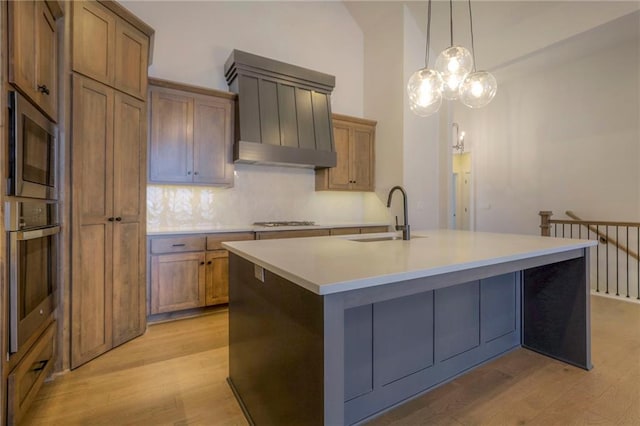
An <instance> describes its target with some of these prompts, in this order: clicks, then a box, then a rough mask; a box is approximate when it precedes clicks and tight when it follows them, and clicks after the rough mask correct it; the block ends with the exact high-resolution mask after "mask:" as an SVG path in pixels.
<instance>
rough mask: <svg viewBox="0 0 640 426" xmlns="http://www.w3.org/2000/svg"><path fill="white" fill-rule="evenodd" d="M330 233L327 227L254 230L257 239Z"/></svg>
mask: <svg viewBox="0 0 640 426" xmlns="http://www.w3.org/2000/svg"><path fill="white" fill-rule="evenodd" d="M326 235H331V230H329V229H301V230H299V231H271V232H268V231H267V232H256V239H258V240H272V239H276V238H301V237H323V236H326Z"/></svg>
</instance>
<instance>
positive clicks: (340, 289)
mask: <svg viewBox="0 0 640 426" xmlns="http://www.w3.org/2000/svg"><path fill="white" fill-rule="evenodd" d="M394 235H395V234H370V235H368V236H363V235H354V236H342V237H317V238H300V239H291V240H268V241H238V242H230V243H224V247H225V248H227V249H228V250H229V251H230V252H231V254H230V264H229V279H230V295H229V297H230V302H229V383H230V385H231V387H232V389H233V390H234V393H235V394H236V397H237V398H238V401H239V402H240V404H241V406H242V408H243V410H244V411H245V414H246V415H247V417H249V418H250V420H251V422H252V423H255V424H258V425H261V424H324V425H338V424H354V423H360V422H363V421H366V420H367V419H368V418H371V417H372V416H375V415H377V414H379V413H380V412H382V411H384V410H387V409H389V408H391V407H393V406H395V405H398V404H400V403H402V402H403V401H405V400H407V399H409V398H411V397H414V396H416V395H418V394H420V393H423V392H425V391H428V390H429V389H431V388H433V387H436V386H438V385H440V384H442V383H445V382H447V381H449V380H452V379H453V378H455V377H457V376H458V375H460V374H463V373H464V372H465V371H468V370H469V369H471V368H473V367H475V366H477V365H479V364H481V363H484V362H486V361H488V360H490V359H493V358H495V357H498V356H500V355H501V354H504V353H505V352H507V351H509V350H512V349H513V348H516V347H519V346H523V347H525V348H528V349H531V350H534V351H537V352H540V353H542V354H545V355H548V356H551V357H554V358H556V359H559V360H562V361H564V362H567V363H570V364H573V365H576V366H579V367H581V368H584V369H590V368H591V356H590V352H591V350H590V326H589V297H588V294H589V274H588V259H589V246H591V245H595V242H593V241H584V240H567V239H556V238H542V237H535V236H523V235H508V234H491V233H476V232H467V231H451V230H437V231H429V232H414V237H413V238H412V239H411V240H410V241H403V240H393V239H390V238H393V237H394ZM396 238H397V237H396Z"/></svg>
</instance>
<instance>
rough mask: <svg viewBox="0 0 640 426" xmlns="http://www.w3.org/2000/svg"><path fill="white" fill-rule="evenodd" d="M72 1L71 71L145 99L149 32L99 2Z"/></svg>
mask: <svg viewBox="0 0 640 426" xmlns="http://www.w3.org/2000/svg"><path fill="white" fill-rule="evenodd" d="M72 3H73V26H72V28H73V53H72V68H73V71H76V72H78V73H81V74H83V75H85V76H87V77H90V78H92V79H94V80H97V81H99V82H101V83H104V84H107V85H109V86H111V87H114V88H116V89H118V90H120V91H123V92H125V93H128V94H130V95H131V96H135V97H136V98H138V99H143V100H144V99H146V94H147V68H148V56H149V44H150V43H149V35H148V34H147V33H145V32H143V31H141V30H139V29H138V28H135V27H134V26H133V25H131V24H129V23H128V22H127V21H126V20H124V19H122V18H120V17H119V16H117V15H116V14H115V13H114V12H113V11H112V10H110V8H108V7H106V6H105V5H103V4H100V3H98V2H95V1H74V2H72ZM113 7H115V4H114V6H113Z"/></svg>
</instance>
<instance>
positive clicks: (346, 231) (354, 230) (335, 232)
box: [331, 228, 360, 235]
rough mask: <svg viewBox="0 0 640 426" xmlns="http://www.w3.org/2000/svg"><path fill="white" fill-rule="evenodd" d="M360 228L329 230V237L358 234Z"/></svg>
mask: <svg viewBox="0 0 640 426" xmlns="http://www.w3.org/2000/svg"><path fill="white" fill-rule="evenodd" d="M359 233H360V228H333V229H331V235H351V234H359Z"/></svg>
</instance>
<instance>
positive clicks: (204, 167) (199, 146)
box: [193, 97, 233, 185]
mask: <svg viewBox="0 0 640 426" xmlns="http://www.w3.org/2000/svg"><path fill="white" fill-rule="evenodd" d="M231 107H232V101H231V100H227V99H214V98H208V99H207V98H203V97H195V99H194V111H193V151H194V158H193V170H194V172H193V175H194V176H193V181H194V183H209V184H214V185H220V184H231V183H233V158H232V157H233V154H232V143H233V140H232V134H231V111H232V109H231Z"/></svg>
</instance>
